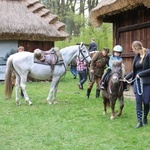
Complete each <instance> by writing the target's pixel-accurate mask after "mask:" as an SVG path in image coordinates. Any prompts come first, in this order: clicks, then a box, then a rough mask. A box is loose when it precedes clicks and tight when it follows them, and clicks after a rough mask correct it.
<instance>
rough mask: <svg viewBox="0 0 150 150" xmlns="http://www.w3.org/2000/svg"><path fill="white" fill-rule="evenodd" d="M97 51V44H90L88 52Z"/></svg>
mask: <svg viewBox="0 0 150 150" xmlns="http://www.w3.org/2000/svg"><path fill="white" fill-rule="evenodd" d="M96 50H97V44H96V43H95V42H91V43H90V46H89V52H92V51H96Z"/></svg>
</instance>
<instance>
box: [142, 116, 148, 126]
mask: <svg viewBox="0 0 150 150" xmlns="http://www.w3.org/2000/svg"><path fill="white" fill-rule="evenodd" d="M147 124H148V120H147V117H144V118H143V125H147Z"/></svg>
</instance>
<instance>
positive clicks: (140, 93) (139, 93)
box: [135, 78, 143, 95]
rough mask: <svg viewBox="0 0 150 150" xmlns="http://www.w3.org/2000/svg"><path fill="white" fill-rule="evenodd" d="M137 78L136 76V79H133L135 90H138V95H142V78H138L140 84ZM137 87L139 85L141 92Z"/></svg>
mask: <svg viewBox="0 0 150 150" xmlns="http://www.w3.org/2000/svg"><path fill="white" fill-rule="evenodd" d="M137 80H138V78H136V80H135V83H136V88H137V92H138V95H142V94H143V80H142V78H139V80H140V85H138V82H137ZM139 87H141V92H140V91H139Z"/></svg>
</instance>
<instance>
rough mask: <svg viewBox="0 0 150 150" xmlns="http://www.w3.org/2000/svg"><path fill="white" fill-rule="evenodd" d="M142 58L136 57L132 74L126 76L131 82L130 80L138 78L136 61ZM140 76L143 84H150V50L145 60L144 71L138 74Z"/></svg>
mask: <svg viewBox="0 0 150 150" xmlns="http://www.w3.org/2000/svg"><path fill="white" fill-rule="evenodd" d="M139 57H140V55H136V56H135V57H134V59H133V65H132V69H133V70H132V71H131V72H130V73H128V74H127V75H126V77H125V78H126V79H127V80H129V79H130V78H132V80H134V79H135V77H136V74H135V72H136V70H135V64H136V61H137V60H138V58H139ZM138 75H139V76H140V77H141V78H142V79H143V84H145V85H146V84H150V50H147V52H146V55H145V58H144V60H143V69H142V71H140V72H139V73H138Z"/></svg>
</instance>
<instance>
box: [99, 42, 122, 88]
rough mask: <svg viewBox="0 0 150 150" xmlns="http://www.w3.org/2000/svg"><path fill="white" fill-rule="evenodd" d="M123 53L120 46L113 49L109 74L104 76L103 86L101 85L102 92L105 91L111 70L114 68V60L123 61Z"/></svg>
mask: <svg viewBox="0 0 150 150" xmlns="http://www.w3.org/2000/svg"><path fill="white" fill-rule="evenodd" d="M122 51H123V48H122V47H121V46H120V45H116V46H115V47H114V48H113V54H112V55H111V56H110V59H109V67H108V69H107V72H106V73H105V74H104V75H103V77H102V80H101V84H100V89H101V90H104V89H105V88H106V79H108V77H109V75H110V72H111V68H112V61H113V60H117V61H122V57H121V53H122Z"/></svg>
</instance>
